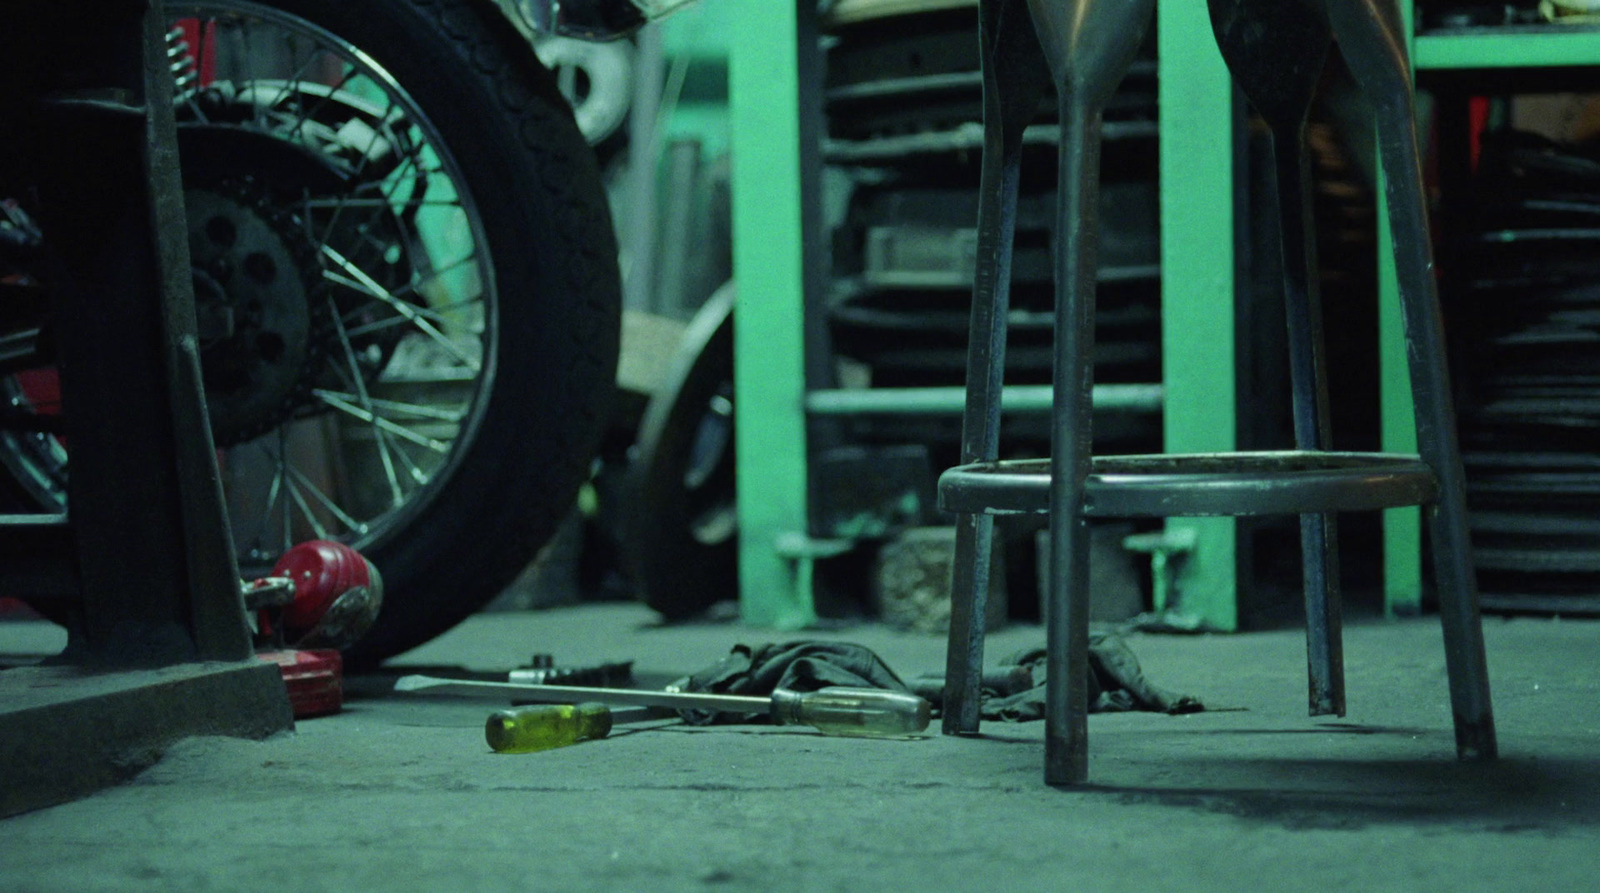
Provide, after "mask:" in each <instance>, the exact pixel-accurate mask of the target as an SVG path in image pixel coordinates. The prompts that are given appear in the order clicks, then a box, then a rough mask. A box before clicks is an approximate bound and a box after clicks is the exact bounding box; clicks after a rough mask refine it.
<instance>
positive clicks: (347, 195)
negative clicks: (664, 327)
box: [0, 0, 681, 664]
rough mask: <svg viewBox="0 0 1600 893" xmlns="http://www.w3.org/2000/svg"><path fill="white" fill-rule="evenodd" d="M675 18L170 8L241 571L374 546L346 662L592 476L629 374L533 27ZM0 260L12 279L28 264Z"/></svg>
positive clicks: (607, 226)
mask: <svg viewBox="0 0 1600 893" xmlns="http://www.w3.org/2000/svg"><path fill="white" fill-rule="evenodd" d="M678 5H681V3H674V2H665V3H662V2H643V0H641V2H640V4H639V5H635V4H634V3H632V2H628V0H602V2H589V3H585V2H566V3H556V2H553V0H523V2H521V3H517V4H512V3H510V2H509V0H497V2H490V0H338V2H333V0H266V2H258V0H206V2H192V0H181V2H180V0H172V2H167V3H166V4H165V10H166V14H167V16H168V17H169V19H170V20H171V22H172V31H171V33H170V35H169V38H168V55H169V59H170V62H171V64H172V68H173V74H174V82H175V93H174V98H175V104H176V107H177V117H178V134H179V136H178V143H179V153H180V158H181V165H182V170H183V186H184V201H185V205H186V208H187V217H188V237H189V247H190V253H191V259H192V266H193V276H192V278H193V282H194V289H195V302H196V315H197V323H198V329H199V334H200V338H201V358H202V370H203V373H204V381H205V386H206V398H207V404H208V409H209V413H210V421H211V428H212V433H213V436H214V438H215V441H216V445H217V448H218V464H219V468H220V470H221V473H222V475H223V479H224V487H225V490H226V494H227V502H228V510H229V515H230V518H231V522H232V528H233V537H234V542H235V545H236V548H237V550H238V557H239V563H240V568H241V571H242V572H243V573H244V574H246V575H247V576H249V575H259V574H260V573H262V572H263V571H264V569H265V568H267V567H270V565H271V564H272V562H273V560H274V559H275V558H276V556H278V555H280V554H282V553H283V552H284V551H286V550H287V549H288V548H289V547H290V546H292V545H293V544H295V543H297V542H300V541H304V540H308V539H334V540H340V541H343V542H345V543H348V544H350V545H352V546H354V547H355V548H356V549H358V550H359V551H361V552H362V553H363V554H365V555H366V556H367V557H368V558H369V559H370V560H371V561H372V562H373V563H374V564H375V565H377V566H378V567H380V568H381V569H382V571H383V574H384V577H385V580H386V581H387V595H386V602H385V606H384V610H383V613H382V614H381V615H380V617H379V618H378V621H377V623H376V625H375V626H374V627H373V629H372V630H371V631H370V632H369V633H368V635H367V636H366V637H365V638H364V639H362V641H361V642H359V643H358V644H357V645H355V646H354V647H353V648H352V649H351V650H350V651H349V652H348V653H347V655H346V657H347V660H349V661H351V662H352V663H355V664H373V663H376V662H377V661H379V660H381V659H383V658H385V657H388V656H391V655H394V654H397V653H399V652H401V651H404V650H407V649H409V648H411V647H414V646H415V645H418V644H420V643H422V642H424V641H426V640H428V639H430V638H432V637H434V636H436V635H438V634H439V633H440V632H442V631H444V630H445V629H448V628H449V627H450V626H453V625H454V624H455V623H457V622H459V621H460V620H462V619H463V618H465V617H466V616H467V615H468V614H470V613H472V612H473V611H475V610H477V609H478V608H479V607H481V606H482V605H483V604H484V603H486V602H487V601H488V600H489V599H490V598H492V597H493V596H494V595H495V594H497V593H498V592H500V591H501V590H502V589H503V588H504V587H505V585H506V584H507V583H508V582H510V581H511V579H512V578H513V577H514V576H515V575H516V574H517V573H518V572H519V571H520V570H521V569H522V568H523V567H524V566H525V565H526V564H527V563H528V562H529V561H530V560H531V559H532V558H533V556H534V555H535V554H536V553H537V552H538V550H539V548H540V547H541V546H542V545H543V544H544V543H545V542H546V541H548V540H549V539H550V537H551V536H552V534H553V533H554V531H555V529H556V527H557V525H558V523H559V522H560V521H561V519H562V518H563V517H564V516H565V515H566V513H567V512H568V511H569V509H570V507H571V506H572V504H573V501H574V499H575V497H576V494H577V492H578V490H579V487H580V486H581V485H582V484H583V482H584V481H585V480H586V478H587V476H588V473H589V463H590V461H591V458H592V456H593V454H594V451H595V448H596V445H597V443H598V441H599V438H600V435H601V433H602V429H603V427H604V424H605V421H606V416H607V412H608V404H609V399H610V394H611V390H612V387H613V381H614V376H615V369H616V362H617V352H618V332H619V326H620V323H619V317H620V310H619V307H620V276H619V274H618V269H617V247H616V241H615V236H614V234H613V230H612V226H611V219H610V213H609V210H608V206H607V202H606V196H605V192H604V189H603V186H602V182H601V177H600V171H599V169H598V167H597V164H596V161H595V157H594V154H593V152H592V151H591V150H590V148H589V146H588V144H587V142H586V140H585V138H584V136H583V134H582V133H581V132H580V131H579V128H578V126H577V125H576V123H575V121H574V117H573V113H572V111H571V108H570V106H569V102H568V100H567V99H566V98H564V97H563V95H562V93H561V92H560V90H559V85H558V83H557V79H556V78H555V77H554V76H553V74H552V72H551V71H550V70H549V69H548V68H547V67H546V66H545V65H543V64H542V63H541V62H540V61H539V59H538V57H537V56H536V55H535V51H534V45H533V42H532V41H531V40H530V39H529V37H530V35H531V34H532V33H533V29H534V28H535V27H538V28H541V29H543V33H546V34H564V35H568V36H577V37H581V38H583V39H586V40H594V39H609V38H616V37H620V36H623V35H625V34H626V33H627V32H628V31H630V30H632V29H633V28H636V27H638V26H639V25H641V24H643V23H644V22H645V21H646V20H648V19H649V18H651V17H653V16H659V15H662V14H665V13H666V12H670V11H671V8H672V7H675V6H678ZM0 199H3V200H5V201H4V203H3V205H0V234H6V235H7V236H8V238H12V239H13V241H16V242H18V243H19V244H20V243H21V242H23V241H27V240H30V239H31V240H33V241H39V240H46V241H47V240H48V238H49V234H48V233H38V232H30V230H29V226H28V215H27V208H26V201H25V199H24V198H23V197H21V196H17V197H8V196H6V195H4V194H0ZM15 256H17V257H23V256H25V255H24V253H23V252H17V253H16V254H15ZM5 257H6V255H4V254H0V282H4V281H6V280H7V279H9V281H11V282H12V283H17V282H26V281H28V279H29V277H30V276H32V275H33V271H30V270H29V269H27V266H26V263H25V262H22V263H17V262H12V263H6V262H5ZM0 347H3V351H0V354H3V356H0V374H3V376H4V377H3V379H0V388H3V389H4V396H5V398H6V402H7V403H8V404H9V407H8V408H7V409H6V411H5V413H4V415H3V417H0V465H3V467H4V469H5V470H6V471H8V472H9V473H10V478H11V481H10V483H9V484H8V486H7V488H6V491H5V492H3V493H0V498H3V499H5V500H6V501H7V502H9V503H11V505H10V506H7V507H6V510H18V509H21V508H24V507H25V508H27V509H31V510H35V511H62V510H63V509H64V508H65V498H66V497H65V482H66V476H67V474H68V471H69V452H68V449H67V445H66V444H65V443H64V442H63V440H62V438H61V437H60V435H59V431H60V425H59V419H58V418H55V416H57V415H58V413H59V412H60V408H61V407H60V397H59V390H58V388H57V386H56V381H55V372H54V369H53V367H52V366H51V362H50V357H49V351H48V333H47V332H45V333H41V332H40V331H38V330H31V331H22V332H10V333H6V334H5V336H4V337H3V338H0Z"/></svg>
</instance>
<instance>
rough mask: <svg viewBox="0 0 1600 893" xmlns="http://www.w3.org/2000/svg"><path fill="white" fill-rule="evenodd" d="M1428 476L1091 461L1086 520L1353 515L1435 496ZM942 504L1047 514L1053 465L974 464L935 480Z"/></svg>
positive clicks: (1229, 456) (1311, 464)
mask: <svg viewBox="0 0 1600 893" xmlns="http://www.w3.org/2000/svg"><path fill="white" fill-rule="evenodd" d="M1438 493H1439V485H1438V480H1437V478H1436V476H1435V475H1434V473H1433V469H1431V468H1429V467H1428V465H1427V464H1426V463H1424V462H1423V461H1422V460H1421V459H1420V458H1419V457H1417V456H1415V455H1404V454H1393V453H1336V452H1317V451H1309V450H1282V451H1273V452H1240V453H1189V454H1183V453H1169V454H1159V455H1137V456H1097V457H1095V459H1094V468H1093V471H1091V472H1090V474H1089V477H1088V478H1087V480H1086V481H1085V482H1084V506H1083V513H1084V514H1085V515H1088V516H1090V517H1101V518H1176V517H1198V516H1208V515H1224V516H1226V515H1275V514H1311V513H1320V512H1355V511H1370V510H1374V509H1385V508H1398V507H1401V506H1410V505H1425V504H1428V503H1431V502H1433V501H1434V500H1435V499H1437V498H1438ZM939 505H940V507H941V508H943V509H944V510H945V511H950V512H958V513H961V514H1028V513H1038V514H1045V513H1048V512H1049V508H1050V460H1049V459H1020V460H1008V461H1003V462H976V463H973V464H971V465H961V466H957V467H955V468H952V469H949V470H948V471H946V472H945V473H944V474H943V475H941V476H940V478H939Z"/></svg>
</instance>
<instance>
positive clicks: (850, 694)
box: [394, 676, 931, 738]
mask: <svg viewBox="0 0 1600 893" xmlns="http://www.w3.org/2000/svg"><path fill="white" fill-rule="evenodd" d="M394 690H395V691H408V692H432V693H437V694H470V695H487V696H490V697H508V698H518V699H521V700H526V701H543V702H546V703H556V704H574V703H581V702H586V701H601V702H606V703H613V704H634V705H638V706H641V707H667V708H671V709H675V710H709V711H711V712H713V713H764V714H766V715H768V716H770V717H772V721H773V722H775V723H777V724H778V725H805V726H811V727H812V728H814V729H816V730H817V731H819V732H821V733H823V734H824V735H843V736H848V737H855V738H906V737H909V736H912V735H917V734H921V733H922V732H923V731H925V730H927V728H928V714H929V710H930V709H931V708H930V707H929V704H928V702H927V701H926V700H924V699H922V698H919V697H917V696H916V695H913V694H907V693H905V692H898V691H884V690H882V689H876V688H846V687H837V686H836V687H833V688H824V689H822V690H820V691H811V692H795V691H786V690H784V689H779V690H777V691H775V692H773V693H772V695H771V696H770V697H763V696H759V695H719V694H708V693H704V692H676V691H639V690H636V689H628V688H590V687H585V686H577V685H524V684H520V683H515V682H472V681H467V680H461V679H439V678H436V677H433V676H402V677H400V678H399V679H398V680H396V681H395V684H394Z"/></svg>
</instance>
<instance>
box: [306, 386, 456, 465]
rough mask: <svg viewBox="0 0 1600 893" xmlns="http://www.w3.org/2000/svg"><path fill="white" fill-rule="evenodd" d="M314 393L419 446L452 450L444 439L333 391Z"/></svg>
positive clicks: (323, 399) (364, 420) (345, 411)
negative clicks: (395, 420)
mask: <svg viewBox="0 0 1600 893" xmlns="http://www.w3.org/2000/svg"><path fill="white" fill-rule="evenodd" d="M313 393H314V394H315V395H316V397H317V399H319V400H321V401H322V402H323V403H325V404H327V405H328V406H330V407H332V408H334V409H337V410H339V411H340V412H342V413H345V414H346V415H349V416H353V417H355V418H357V419H360V420H361V421H363V422H366V423H367V424H369V425H376V426H377V427H379V428H382V429H383V430H384V431H387V432H389V433H390V434H393V435H395V436H396V437H399V438H401V439H402V440H409V441H411V442H412V443H414V444H416V445H417V446H420V447H426V448H427V449H430V450H433V451H434V452H436V453H438V454H439V455H441V456H443V455H447V454H448V453H449V452H450V444H448V443H445V442H444V441H442V440H435V439H434V438H432V437H424V436H423V435H421V434H418V433H417V432H415V431H412V430H411V429H409V428H406V427H404V426H402V425H397V424H395V423H394V422H392V421H390V420H388V419H386V418H384V417H382V416H380V415H378V414H377V413H375V412H373V411H372V410H371V409H368V408H363V407H361V406H357V405H356V404H354V403H351V402H350V401H348V400H344V399H341V398H339V397H337V396H334V394H333V392H331V391H324V390H320V389H319V390H317V391H314V392H313ZM365 402H366V404H367V406H369V407H370V406H371V405H372V402H371V401H370V400H368V401H365Z"/></svg>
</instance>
